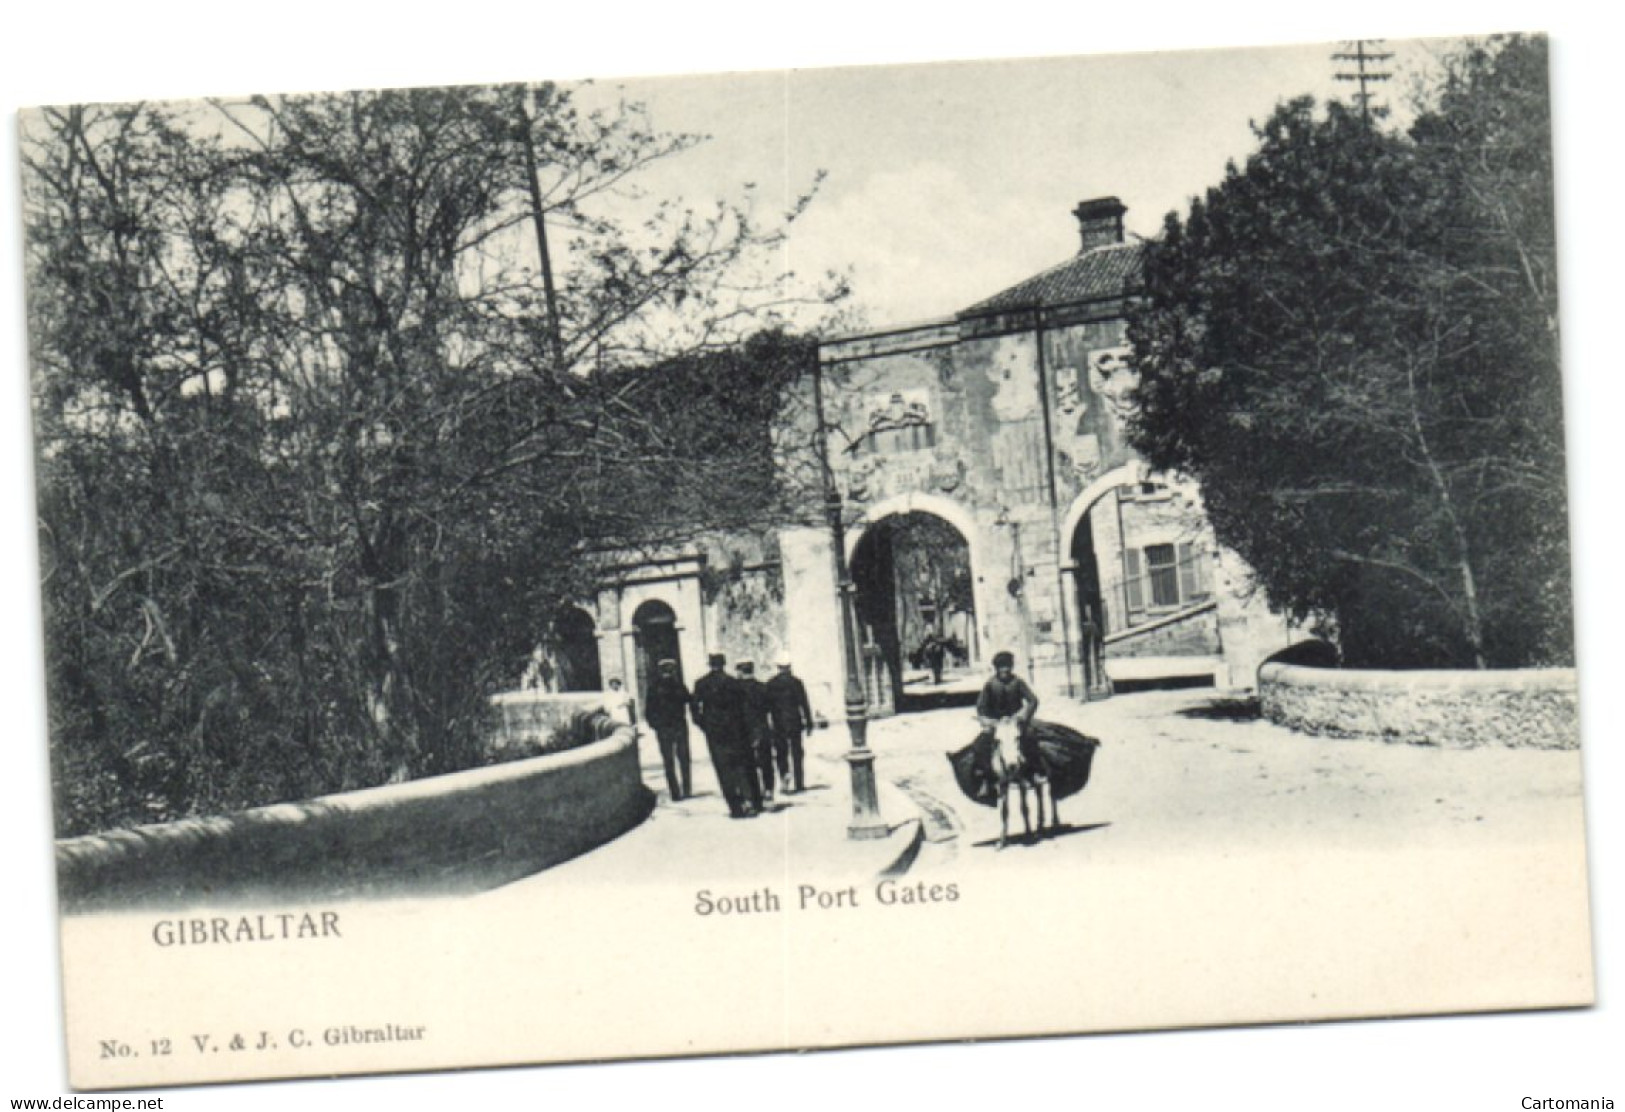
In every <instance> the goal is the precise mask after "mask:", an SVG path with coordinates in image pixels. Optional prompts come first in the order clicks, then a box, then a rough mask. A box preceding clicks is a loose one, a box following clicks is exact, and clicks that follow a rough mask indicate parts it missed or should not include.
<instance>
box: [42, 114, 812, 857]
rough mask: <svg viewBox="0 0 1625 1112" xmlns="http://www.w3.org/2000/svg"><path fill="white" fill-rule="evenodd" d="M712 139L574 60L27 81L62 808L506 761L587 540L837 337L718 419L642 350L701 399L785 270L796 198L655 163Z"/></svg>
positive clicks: (753, 386)
mask: <svg viewBox="0 0 1625 1112" xmlns="http://www.w3.org/2000/svg"><path fill="white" fill-rule="evenodd" d="M691 142H692V140H690V139H689V138H688V137H683V136H676V137H673V136H665V135H661V134H659V133H657V132H655V131H654V130H653V129H652V128H651V127H650V126H649V124H648V121H647V120H646V119H645V118H644V117H643V116H642V114H641V113H640V112H639V111H638V110H637V109H636V107H635V106H631V107H624V108H622V109H621V110H620V111H619V112H617V113H611V114H607V115H605V114H595V113H588V112H584V111H579V110H578V109H577V108H576V107H575V105H574V103H573V102H572V100H571V97H570V96H569V94H567V93H565V92H563V91H561V90H558V89H555V88H552V87H541V88H524V89H521V88H495V89H459V90H419V91H411V92H383V93H357V94H346V95H336V96H335V95H324V96H311V97H289V98H279V99H256V100H254V101H251V102H247V103H241V104H212V105H207V106H196V105H194V106H190V107H187V106H166V105H121V106H89V107H73V108H66V109H48V110H44V111H41V112H39V113H34V114H31V115H30V116H28V117H27V118H26V119H25V121H24V148H25V165H26V197H25V204H26V210H25V211H26V217H27V223H28V246H27V251H28V255H27V264H28V270H29V282H30V306H29V311H30V336H31V344H32V353H31V354H32V363H33V372H34V375H33V377H34V409H35V419H36V428H37V439H38V449H39V475H38V477H39V513H40V528H41V534H42V541H41V549H42V554H43V557H42V558H43V564H44V567H43V575H44V599H45V619H46V653H47V682H48V684H49V709H50V716H51V745H52V754H53V775H54V778H55V782H56V787H57V791H58V799H59V803H60V805H59V807H58V815H59V829H60V832H61V833H63V834H71V833H78V832H82V831H85V830H93V829H100V828H105V827H108V826H114V825H122V824H127V823H131V822H137V821H154V820H164V819H169V818H173V817H177V816H182V815H189V814H198V813H209V812H216V811H220V810H225V809H230V808H235V807H241V806H246V805H251V804H258V803H265V802H269V801H273V800H278V799H286V798H294V797H302V796H308V795H311V794H314V793H318V792H327V791H335V790H341V789H346V788H352V787H359V786H366V785H371V784H376V783H379V782H383V781H386V780H392V779H400V778H405V777H411V776H417V775H423V774H428V773H433V772H437V771H442V770H447V769H452V768H459V767H467V766H469V765H471V764H475V763H478V760H479V752H478V750H479V746H480V741H481V737H482V724H481V719H482V716H483V714H484V713H485V707H486V696H487V695H488V693H489V692H490V691H491V690H493V689H495V688H497V687H500V686H511V685H512V683H513V682H514V680H515V679H516V678H517V672H518V668H519V662H520V661H522V660H523V658H524V657H525V655H526V653H527V652H528V651H529V649H530V647H531V645H532V644H533V643H534V641H535V639H536V638H537V636H538V633H539V631H540V630H542V629H543V628H544V627H545V626H546V624H547V622H548V621H549V619H550V616H551V615H553V614H555V613H557V611H558V609H559V607H560V605H561V604H562V603H563V602H565V601H566V600H568V599H571V598H572V597H578V596H579V595H580V594H581V593H583V591H584V590H585V589H586V588H587V587H588V586H589V584H590V582H591V567H590V562H589V561H586V560H584V559H583V558H582V556H581V553H582V552H583V550H584V549H588V548H591V547H593V546H594V545H600V546H601V545H609V544H614V543H620V542H624V541H626V540H627V539H628V538H635V537H638V536H640V535H641V534H640V530H647V529H648V528H650V527H651V525H652V524H658V525H662V526H671V527H675V526H674V523H675V522H676V520H677V515H673V514H669V513H665V512H664V508H665V507H667V506H668V505H670V504H671V503H672V502H674V501H682V502H684V505H683V507H682V508H683V511H684V513H685V514H686V515H687V516H686V518H685V520H686V521H687V522H688V525H689V527H690V528H703V527H704V526H705V525H707V524H709V522H708V521H707V520H706V519H705V518H704V516H703V514H702V515H699V516H697V515H696V514H695V513H694V512H693V511H694V510H695V507H700V508H701V509H702V510H703V507H704V505H705V500H704V499H702V498H697V497H694V496H693V495H692V492H693V491H694V490H696V489H706V488H708V487H711V488H714V483H715V476H716V469H717V468H718V467H721V466H725V465H726V464H727V463H728V461H730V460H732V461H745V462H747V463H748V464H749V465H751V466H756V465H757V464H758V463H759V462H760V461H761V460H762V459H764V458H765V457H764V456H763V451H764V446H765V445H766V444H767V442H768V436H769V433H768V429H767V421H766V420H764V419H763V417H762V413H761V410H762V406H763V404H764V403H763V402H762V401H761V399H762V397H764V396H765V395H766V394H767V393H775V395H776V391H777V389H778V386H779V385H780V383H781V381H782V379H783V376H784V375H785V374H787V373H793V369H794V366H796V365H797V364H796V362H795V360H796V358H797V355H796V353H797V352H799V351H802V350H804V349H801V348H798V347H796V345H795V344H793V343H792V342H790V341H787V340H784V339H783V338H780V337H775V336H769V337H766V338H763V339H760V340H757V341H755V342H754V344H753V346H751V347H749V348H746V349H743V350H744V351H745V352H747V353H750V354H752V355H755V356H760V360H759V361H758V362H755V363H752V362H748V361H744V359H743V357H742V356H737V355H733V356H713V357H712V358H713V359H725V360H731V361H732V362H730V363H729V365H728V367H727V368H726V372H727V373H728V374H729V375H731V376H732V380H731V383H730V385H731V388H732V393H729V394H727V395H726V396H724V395H723V394H722V393H721V392H718V393H717V396H716V397H714V398H713V399H712V401H711V403H710V404H709V405H707V406H700V407H697V408H695V409H693V410H691V411H689V412H688V413H687V415H686V417H685V421H686V424H685V423H681V422H679V423H677V424H675V425H674V424H673V422H672V421H671V420H668V418H671V417H672V415H673V413H675V412H676V407H675V406H674V405H673V404H671V403H670V401H669V400H668V401H666V402H661V403H659V404H655V403H654V401H652V400H651V399H654V398H655V397H656V396H661V395H662V391H664V395H665V396H671V395H673V386H671V385H669V384H668V385H665V386H655V387H644V386H640V385H638V378H639V376H635V375H631V374H629V373H626V372H624V371H623V370H622V369H623V368H628V367H635V366H650V365H651V364H655V363H657V362H660V361H661V360H678V361H679V362H680V361H681V360H685V359H686V360H688V362H687V363H685V364H682V365H681V366H679V365H676V364H671V365H665V366H663V367H661V368H657V370H656V371H653V372H650V373H649V374H648V375H647V376H643V377H649V378H653V379H655V380H658V381H661V382H667V383H678V382H680V383H682V384H683V385H680V386H678V387H676V389H677V390H678V391H681V392H683V393H686V395H687V396H690V397H692V396H694V394H695V392H696V391H695V386H696V384H698V383H704V382H706V380H707V378H708V375H710V374H711V373H712V371H713V370H714V369H715V368H714V365H712V364H707V363H705V362H704V361H703V360H702V359H701V358H700V356H699V355H698V354H697V353H700V352H705V351H718V350H722V351H727V350H729V349H730V348H731V345H733V344H735V343H737V342H739V341H742V340H743V339H744V338H745V337H746V336H747V335H749V334H751V333H752V332H755V331H758V330H760V329H762V328H763V327H764V326H768V325H771V324H773V322H774V320H775V317H774V316H773V313H774V311H775V309H777V308H782V307H783V305H784V304H785V295H784V293H783V290H782V288H780V286H779V285H778V284H776V280H773V279H762V278H759V275H760V274H762V273H763V272H762V271H760V270H757V269H754V268H753V260H756V259H758V258H760V257H763V255H764V253H766V257H771V253H772V251H773V250H774V248H775V247H776V246H777V245H778V244H779V243H780V241H781V237H782V234H783V227H784V226H783V224H776V225H775V226H774V227H772V228H768V229H763V228H760V227H758V226H757V225H756V223H755V222H754V221H753V220H752V218H751V215H750V213H749V211H748V209H745V208H740V207H736V206H729V205H718V206H716V207H715V208H714V209H712V210H710V211H709V212H708V214H703V215H696V214H695V213H694V212H693V211H692V210H688V209H685V208H683V207H681V206H680V205H676V204H672V203H669V202H663V201H651V202H649V203H647V204H644V205H642V206H641V207H639V206H638V205H636V204H634V203H633V201H632V200H629V199H628V198H627V196H626V186H627V182H628V180H629V178H630V177H631V176H632V175H635V173H636V171H637V170H638V169H640V168H641V167H643V166H646V165H648V164H649V163H651V162H653V161H656V160H659V159H663V158H667V157H673V156H677V155H679V154H680V153H681V152H682V151H683V150H684V149H685V148H686V147H687V146H688V145H690V143H691ZM794 215H795V213H791V214H789V217H787V219H788V218H793V217H794ZM544 228H545V229H546V231H547V232H549V233H551V235H552V236H554V237H555V238H554V242H553V245H552V253H553V256H554V258H555V259H556V260H557V263H558V266H557V270H558V274H557V275H556V276H555V275H554V274H553V273H551V272H550V271H548V270H547V269H546V268H544V267H542V266H540V265H539V260H540V259H541V258H542V257H543V252H542V249H541V246H540V244H541V243H542V242H545V240H542V239H541V237H540V236H539V235H538V233H539V232H541V231H542V229H544ZM685 366H686V367H687V370H684V369H683V367H685ZM787 368H789V369H788V370H787ZM708 385H709V384H708ZM710 388H711V389H713V390H714V391H715V389H716V388H715V386H714V385H711V386H710ZM741 407H745V411H741ZM751 407H754V408H751ZM699 448H703V449H704V450H703V451H699V450H697V449H699ZM712 448H719V449H726V450H724V451H719V453H718V454H715V455H713V454H711V453H710V450H711V449H712ZM732 509H733V510H734V511H737V512H738V513H739V514H744V513H746V512H756V513H769V512H772V511H773V509H774V507H773V506H772V505H770V504H769V502H768V501H767V500H766V499H765V498H758V499H756V500H755V501H754V502H752V503H750V505H749V506H748V507H744V506H740V505H734V506H733V507H732Z"/></svg>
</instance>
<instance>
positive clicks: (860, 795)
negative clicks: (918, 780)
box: [813, 361, 891, 840]
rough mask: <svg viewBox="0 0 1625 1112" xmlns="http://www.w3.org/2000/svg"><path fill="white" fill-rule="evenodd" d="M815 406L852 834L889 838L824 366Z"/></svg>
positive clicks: (819, 365)
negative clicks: (871, 737)
mask: <svg viewBox="0 0 1625 1112" xmlns="http://www.w3.org/2000/svg"><path fill="white" fill-rule="evenodd" d="M813 406H814V408H815V409H816V410H817V419H818V439H817V447H818V464H819V473H820V477H821V480H822V484H823V492H824V517H825V520H826V521H827V522H828V523H829V539H830V546H831V548H832V550H833V557H834V560H835V584H836V587H835V596H836V597H835V604H836V612H837V613H838V615H839V617H840V624H841V664H842V671H843V672H845V675H846V729H847V733H848V735H850V738H851V741H852V748H851V750H850V751H848V752H847V754H846V763H847V765H848V766H849V767H850V768H851V770H852V821H851V822H850V823H848V824H847V827H846V836H847V837H848V838H851V839H853V840H863V839H869V838H884V837H885V836H886V835H887V834H889V833H890V832H891V830H890V828H889V827H888V826H887V825H886V820H885V819H884V818H883V817H881V814H880V797H879V795H878V794H877V792H876V790H875V755H874V751H873V750H871V749H870V748H869V745H868V734H869V705H868V699H867V698H865V696H864V694H863V674H862V672H861V671H860V670H859V668H860V665H859V663H858V638H857V628H858V627H857V607H856V606H855V605H854V600H853V595H854V593H855V590H856V588H855V586H854V584H853V583H852V573H851V569H850V568H848V567H847V561H846V522H845V520H844V517H843V507H842V502H841V492H840V490H839V489H838V488H837V487H836V485H835V474H834V472H833V471H832V470H831V469H830V464H829V429H828V426H826V425H825V424H824V367H823V362H822V361H819V362H816V363H815V364H814V365H813Z"/></svg>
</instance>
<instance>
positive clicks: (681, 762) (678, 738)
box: [643, 660, 694, 803]
mask: <svg viewBox="0 0 1625 1112" xmlns="http://www.w3.org/2000/svg"><path fill="white" fill-rule="evenodd" d="M657 667H658V672H657V673H656V675H655V678H654V682H652V683H650V684H649V696H648V699H647V703H646V705H645V706H644V708H643V718H644V721H646V722H648V723H649V725H650V727H651V728H653V730H654V732H655V738H656V739H657V740H658V741H659V742H660V763H661V764H663V765H665V766H666V786H667V787H669V788H670V789H671V798H672V802H674V803H676V802H679V801H681V800H684V799H687V798H688V797H689V796H690V795H692V794H694V793H693V790H692V784H693V781H692V779H691V778H690V769H689V754H688V705H689V703H691V702H693V700H694V697H693V696H692V695H690V694H689V693H688V688H687V687H684V686H683V681H682V680H680V679H678V678H677V662H676V661H675V660H662V661H661V662H660V664H659V665H658V666H657Z"/></svg>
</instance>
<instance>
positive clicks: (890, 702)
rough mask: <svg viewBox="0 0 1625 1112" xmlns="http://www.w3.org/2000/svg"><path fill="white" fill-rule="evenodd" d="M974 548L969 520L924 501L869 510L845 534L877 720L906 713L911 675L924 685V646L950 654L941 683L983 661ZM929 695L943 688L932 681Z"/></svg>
mask: <svg viewBox="0 0 1625 1112" xmlns="http://www.w3.org/2000/svg"><path fill="white" fill-rule="evenodd" d="M938 511H946V512H938ZM978 548H979V545H978V544H977V531H976V528H975V525H974V520H973V519H972V518H971V516H970V515H969V514H968V513H965V512H964V511H963V510H962V509H960V508H959V507H957V506H955V505H954V504H953V503H951V502H947V501H946V500H943V499H935V498H931V497H929V496H925V497H913V498H898V499H892V500H889V501H888V502H886V503H882V504H879V505H877V506H874V507H872V508H871V509H870V510H869V512H868V513H866V514H865V515H864V519H863V520H862V521H861V522H860V523H859V527H857V528H855V529H853V530H852V532H851V534H849V537H848V545H847V566H848V568H849V570H850V572H851V575H852V582H853V586H854V598H853V604H854V608H855V611H856V614H855V617H856V619H857V624H858V629H859V635H860V646H859V647H860V650H861V651H862V658H863V664H864V673H865V680H866V687H867V695H868V701H869V704H870V706H871V708H872V709H873V711H874V712H875V713H879V714H886V713H891V712H893V711H896V710H898V709H903V708H904V707H905V705H906V702H907V696H908V695H909V694H911V693H910V692H906V691H905V689H904V685H905V679H906V678H907V677H909V676H910V675H913V676H914V677H915V678H916V679H918V680H920V681H921V683H922V684H923V683H925V681H926V677H927V674H928V673H929V672H930V667H929V659H930V657H929V655H925V656H921V655H920V653H921V650H922V648H923V647H924V646H925V644H926V641H927V639H928V638H930V639H934V640H937V641H940V642H942V643H943V644H944V645H945V646H948V647H947V649H946V650H945V658H946V659H945V662H946V664H947V668H946V669H945V671H944V673H943V675H944V676H948V677H951V676H953V675H956V674H961V671H960V670H961V669H968V668H971V667H973V666H974V665H975V664H976V663H977V662H978V661H979V660H980V659H981V656H982V637H981V635H980V627H979V619H980V618H981V614H980V613H979V612H978V599H977V596H978V593H979V592H978V589H977V588H978V580H979V576H978V574H977V571H978V568H977V564H976V554H977V549H978ZM948 682H949V683H950V684H951V680H949V681H948ZM930 687H931V688H932V689H933V692H935V691H936V690H937V689H940V688H941V687H942V684H941V683H939V682H938V680H937V679H936V677H934V676H933V677H931V679H930ZM925 693H926V692H925V690H924V689H923V688H921V689H920V690H919V691H916V692H913V694H925Z"/></svg>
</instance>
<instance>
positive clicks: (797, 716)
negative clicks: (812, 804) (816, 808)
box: [767, 656, 813, 794]
mask: <svg viewBox="0 0 1625 1112" xmlns="http://www.w3.org/2000/svg"><path fill="white" fill-rule="evenodd" d="M778 669H779V670H778V674H777V675H775V676H774V677H773V678H772V679H770V680H768V681H767V698H768V707H769V715H770V717H771V718H772V721H773V761H774V763H775V764H776V765H778V769H779V786H780V787H781V788H782V789H783V790H784V792H785V793H786V794H788V793H790V792H792V791H795V792H804V791H806V790H807V782H806V779H805V777H804V775H803V772H802V747H801V739H802V736H803V735H804V734H806V733H807V732H808V731H810V730H811V729H812V728H813V713H812V705H811V704H810V703H808V702H807V685H806V684H804V683H802V682H801V679H800V677H798V676H795V675H792V674H791V672H790V658H789V657H788V656H780V657H779V659H778ZM792 772H793V773H794V779H793V780H792V777H791V774H792ZM792 785H793V786H792Z"/></svg>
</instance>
